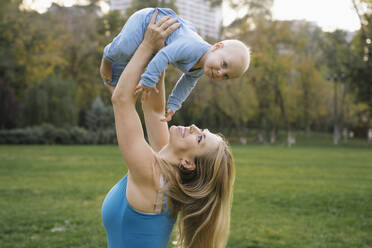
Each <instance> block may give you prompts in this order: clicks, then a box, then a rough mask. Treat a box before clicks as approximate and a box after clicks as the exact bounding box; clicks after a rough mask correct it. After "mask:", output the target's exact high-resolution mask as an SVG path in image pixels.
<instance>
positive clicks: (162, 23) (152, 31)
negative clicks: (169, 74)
mask: <svg viewBox="0 0 372 248" xmlns="http://www.w3.org/2000/svg"><path fill="white" fill-rule="evenodd" d="M157 16H158V10H157V9H155V11H154V14H153V15H152V17H151V21H150V23H149V25H148V26H147V31H146V33H145V37H144V39H143V42H142V44H143V45H145V46H147V47H149V48H150V49H151V50H152V51H154V52H157V51H159V50H160V49H161V48H163V47H164V43H165V40H166V39H167V38H168V36H169V35H170V34H171V33H173V31H174V30H176V29H177V28H178V27H179V26H180V25H181V23H176V24H174V23H175V22H177V19H174V18H170V16H164V17H162V18H160V19H159V20H158V22H157V23H155V20H156V17H157ZM173 24H174V25H173Z"/></svg>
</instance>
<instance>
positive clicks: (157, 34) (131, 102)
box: [111, 12, 179, 179]
mask: <svg viewBox="0 0 372 248" xmlns="http://www.w3.org/2000/svg"><path fill="white" fill-rule="evenodd" d="M156 15H157V12H155V13H154V15H153V16H152V19H151V22H150V24H149V26H148V28H147V31H146V34H145V38H144V40H143V42H142V43H141V44H140V46H139V47H138V48H137V50H136V52H135V54H134V55H133V57H132V58H131V60H130V62H129V63H128V65H127V66H126V67H125V69H124V71H123V73H122V74H121V76H120V79H119V82H118V84H117V86H116V87H115V90H114V92H113V94H112V98H111V100H112V104H113V107H114V116H115V125H116V135H117V139H118V143H119V147H120V151H121V153H122V156H123V158H124V160H125V162H126V164H127V166H128V169H129V171H130V172H131V175H132V176H133V177H137V178H138V179H140V178H142V179H145V178H149V176H151V173H152V171H151V170H148V168H149V167H150V166H151V164H152V160H153V155H152V151H151V148H150V147H149V145H148V144H147V142H146V141H145V139H144V134H143V130H142V126H141V121H140V119H139V116H138V113H137V112H136V109H135V102H136V99H137V96H136V95H134V91H135V88H136V85H137V84H138V82H139V80H140V76H141V74H142V73H143V71H144V69H145V67H146V65H147V63H148V61H149V60H150V58H151V55H152V54H153V53H154V52H155V51H157V50H158V49H160V48H161V47H162V46H164V41H165V39H166V38H167V37H168V36H169V34H171V33H172V32H173V31H174V30H175V29H176V28H178V26H179V25H177V24H176V25H172V24H173V23H174V20H173V19H172V20H171V19H169V18H166V17H163V18H161V19H160V20H159V21H158V23H155V19H156Z"/></svg>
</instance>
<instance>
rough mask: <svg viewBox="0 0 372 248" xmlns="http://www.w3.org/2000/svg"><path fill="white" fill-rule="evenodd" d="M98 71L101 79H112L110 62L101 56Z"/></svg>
mask: <svg viewBox="0 0 372 248" xmlns="http://www.w3.org/2000/svg"><path fill="white" fill-rule="evenodd" d="M100 73H101V77H102V79H103V80H106V81H109V82H111V81H112V63H111V62H110V61H108V60H106V59H105V58H104V57H102V61H101V67H100Z"/></svg>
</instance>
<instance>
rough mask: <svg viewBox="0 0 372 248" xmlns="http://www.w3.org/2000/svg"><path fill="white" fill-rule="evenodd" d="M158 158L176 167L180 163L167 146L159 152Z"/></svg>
mask: <svg viewBox="0 0 372 248" xmlns="http://www.w3.org/2000/svg"><path fill="white" fill-rule="evenodd" d="M159 157H160V158H162V159H164V160H166V161H167V162H169V163H170V164H172V165H178V164H179V163H180V159H179V158H178V156H177V155H176V153H175V151H174V150H173V149H172V147H171V146H169V144H167V145H165V146H164V147H163V149H161V150H160V151H159Z"/></svg>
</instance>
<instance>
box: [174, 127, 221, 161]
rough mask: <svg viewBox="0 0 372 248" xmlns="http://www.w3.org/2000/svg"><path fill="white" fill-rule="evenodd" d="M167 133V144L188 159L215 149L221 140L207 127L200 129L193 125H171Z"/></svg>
mask: <svg viewBox="0 0 372 248" xmlns="http://www.w3.org/2000/svg"><path fill="white" fill-rule="evenodd" d="M169 133H170V136H169V146H171V147H172V148H173V150H174V151H175V152H176V153H182V154H183V155H184V156H185V157H188V158H190V159H194V158H195V157H196V156H202V155H204V154H207V153H209V152H212V151H214V150H216V149H217V148H218V145H219V143H220V142H222V138H221V137H219V136H218V135H215V134H213V133H211V132H209V130H208V129H204V130H200V129H199V128H198V127H196V126H195V125H191V126H189V127H184V126H171V127H170V129H169Z"/></svg>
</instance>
